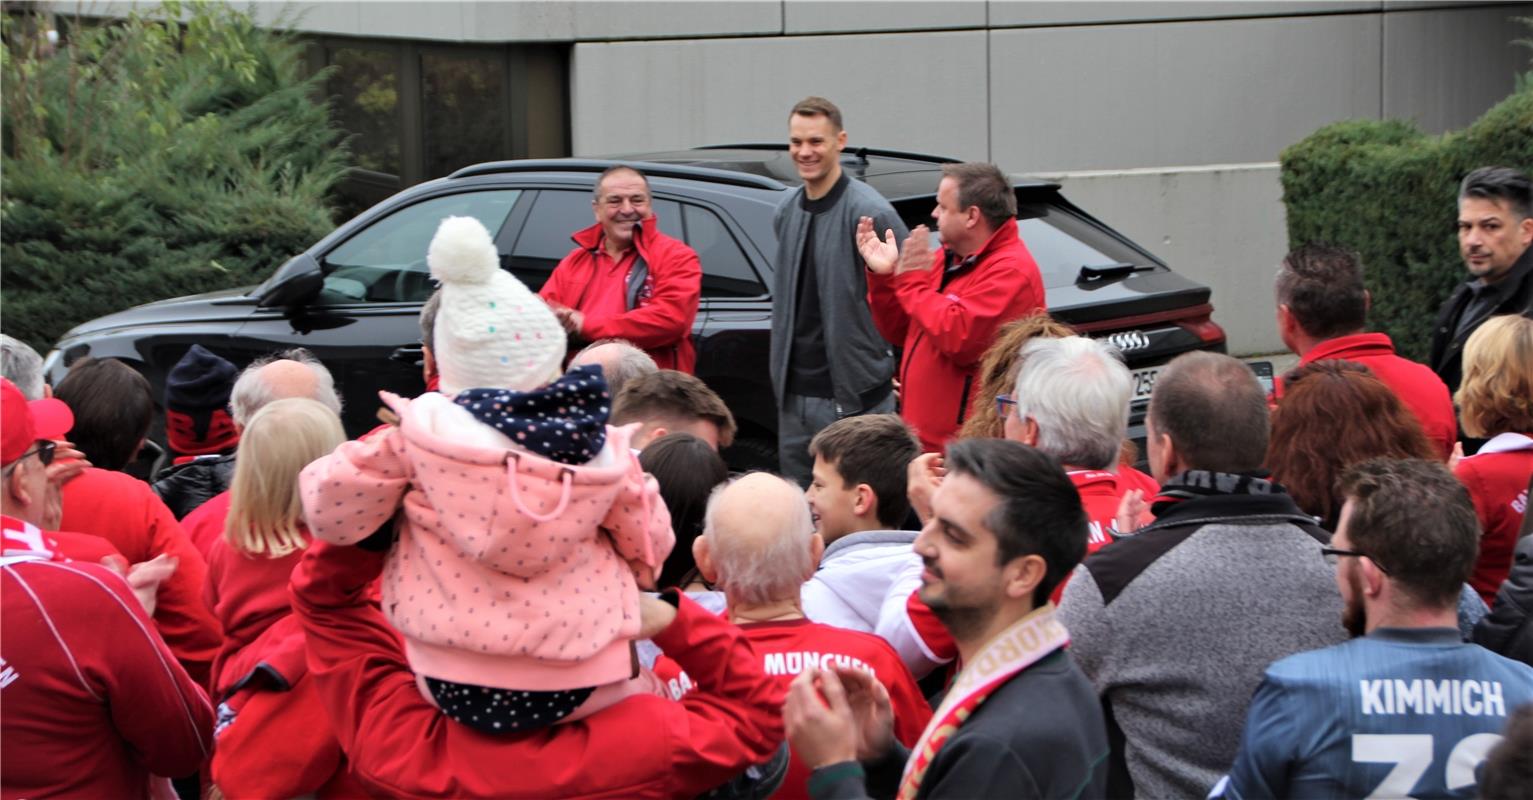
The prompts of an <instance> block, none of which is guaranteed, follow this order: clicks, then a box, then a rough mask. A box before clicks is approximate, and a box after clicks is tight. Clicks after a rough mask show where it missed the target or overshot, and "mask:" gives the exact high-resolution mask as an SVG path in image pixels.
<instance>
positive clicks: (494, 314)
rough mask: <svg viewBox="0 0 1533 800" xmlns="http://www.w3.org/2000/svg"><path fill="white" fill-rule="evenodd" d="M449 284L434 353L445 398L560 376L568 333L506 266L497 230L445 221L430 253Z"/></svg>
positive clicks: (434, 271) (436, 273)
mask: <svg viewBox="0 0 1533 800" xmlns="http://www.w3.org/2000/svg"><path fill="white" fill-rule="evenodd" d="M426 264H427V266H429V267H430V268H431V276H432V277H434V278H436V279H437V280H438V281H440V282H441V284H442V306H441V310H440V311H438V312H437V317H436V330H435V332H434V337H435V338H434V340H433V347H432V354H433V355H434V356H435V357H436V365H437V373H438V374H439V375H440V376H441V389H442V393H443V394H445V395H448V396H452V395H455V394H457V393H458V392H461V391H463V390H464V389H477V388H491V387H493V388H505V389H512V390H514V391H518V392H525V391H530V390H532V389H536V388H538V387H539V386H543V385H544V384H547V383H548V382H549V381H552V380H553V379H555V378H557V377H558V376H559V374H560V372H561V370H560V366H561V365H562V364H563V363H564V346H565V333H564V328H563V327H562V326H561V325H560V324H559V320H558V319H556V318H555V317H554V313H553V312H552V311H550V310H549V308H548V306H547V305H546V304H545V303H544V302H543V301H542V299H540V298H539V297H538V296H537V295H535V294H533V293H532V292H531V291H529V290H528V289H527V287H526V286H525V285H523V284H522V282H521V281H519V280H517V279H516V278H515V277H513V276H512V275H511V273H509V272H506V271H505V270H503V269H501V268H500V257H499V255H498V254H497V253H496V250H495V242H494V241H492V240H491V239H490V232H489V231H487V230H485V228H484V225H482V224H480V222H479V220H477V219H474V218H473V217H448V218H446V219H444V220H442V224H441V226H440V227H438V228H437V231H436V236H434V237H432V239H431V246H430V247H429V248H428V249H427V251H426Z"/></svg>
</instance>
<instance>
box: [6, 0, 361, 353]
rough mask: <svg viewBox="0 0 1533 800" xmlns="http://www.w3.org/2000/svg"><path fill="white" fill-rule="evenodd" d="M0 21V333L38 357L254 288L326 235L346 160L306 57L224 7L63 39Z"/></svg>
mask: <svg viewBox="0 0 1533 800" xmlns="http://www.w3.org/2000/svg"><path fill="white" fill-rule="evenodd" d="M40 28H41V20H40V19H38V18H35V17H28V16H7V17H6V18H5V30H4V37H5V48H4V50H3V57H4V63H3V78H4V83H3V87H0V99H3V104H4V107H3V111H4V116H3V120H4V123H3V124H4V129H3V142H4V145H3V156H4V163H3V173H0V180H3V186H0V192H3V194H4V202H3V204H0V264H3V272H0V294H3V299H4V321H3V322H4V330H5V332H6V333H9V334H11V335H12V336H16V337H17V338H20V339H22V340H24V341H27V342H28V343H29V344H31V345H32V346H33V347H35V348H37V349H38V350H39V351H42V352H46V350H47V349H48V348H49V347H51V346H52V345H53V343H54V342H55V341H57V340H58V338H59V336H60V335H61V334H63V333H64V332H65V331H66V330H68V329H69V328H70V327H71V326H73V325H75V324H78V323H80V322H83V321H85V320H88V319H91V318H93V317H97V316H100V315H102V314H107V313H111V312H114V311H119V310H122V309H124V308H128V307H130V306H133V305H137V304H140V303H146V302H150V301H154V300H159V299H163V298H166V297H173V296H176V295H182V294H189V293H194V292H203V291H212V290H215V289H222V288H228V287H232V286H239V285H243V284H250V283H255V282H257V281H259V280H261V279H263V278H264V277H266V276H267V275H269V274H270V273H271V270H272V269H273V268H274V267H276V266H277V265H279V264H281V263H282V262H283V261H285V260H286V259H287V258H289V257H291V256H292V255H294V254H295V253H297V252H300V251H301V250H303V249H304V248H306V247H308V246H309V245H310V244H312V243H313V242H314V241H315V240H317V239H318V238H319V237H321V236H323V235H324V234H325V233H327V232H328V231H329V230H331V228H332V227H333V220H332V218H331V217H332V213H331V210H330V205H329V203H328V197H329V193H330V191H331V189H332V187H333V186H334V185H335V184H336V182H337V181H338V180H339V179H340V178H341V176H342V175H343V174H344V170H345V165H346V164H345V158H346V154H345V151H344V148H342V147H341V146H340V144H339V140H340V134H339V132H338V131H337V130H336V129H335V128H334V127H333V126H332V124H331V121H330V116H329V110H328V108H327V107H326V106H325V104H324V103H323V101H322V100H320V99H316V98H318V97H320V96H321V93H320V91H319V87H320V86H321V84H320V83H319V81H322V80H323V78H324V75H323V74H320V75H314V76H305V75H304V71H303V68H302V66H303V64H302V57H303V49H302V47H303V46H302V44H301V43H299V42H298V41H296V40H295V39H293V38H291V37H290V36H287V35H283V34H277V33H273V32H270V31H267V30H263V29H261V28H258V27H256V26H255V24H254V23H253V21H252V20H251V18H250V17H249V15H248V14H246V13H244V12H241V11H237V10H235V9H233V8H231V7H229V6H227V5H223V4H216V5H215V4H209V3H188V4H179V3H167V4H166V5H165V6H163V7H161V8H158V9H155V10H154V11H151V12H148V13H141V14H135V15H134V16H131V17H129V18H127V19H125V20H120V21H114V22H110V23H100V24H95V25H83V24H77V25H76V26H74V27H73V28H72V29H68V30H66V31H65V36H64V44H63V46H61V47H60V48H59V49H58V51H57V52H56V53H50V52H48V50H49V48H48V47H47V45H46V41H45V40H44V39H43V38H42V37H41V36H40V35H38V31H39V30H40Z"/></svg>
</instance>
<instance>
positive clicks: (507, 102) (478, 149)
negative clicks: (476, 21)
mask: <svg viewBox="0 0 1533 800" xmlns="http://www.w3.org/2000/svg"><path fill="white" fill-rule="evenodd" d="M309 64H310V66H311V67H312V68H313V69H320V68H324V67H328V68H330V70H331V73H330V76H329V78H328V80H327V81H326V84H325V89H326V92H327V93H328V94H329V96H330V100H331V107H332V109H333V118H334V120H335V122H336V124H337V125H338V126H340V128H341V129H342V130H343V131H345V132H346V134H347V135H348V137H349V141H350V148H351V153H352V165H353V168H352V170H351V172H350V173H349V174H348V176H347V178H346V180H345V181H344V182H343V183H342V185H341V187H340V194H341V208H340V209H339V211H340V215H341V218H342V219H346V218H349V217H351V216H353V215H355V214H357V213H359V212H360V211H362V210H364V209H366V208H368V207H369V206H372V205H373V204H375V203H377V202H379V201H381V200H383V199H384V198H386V197H388V196H389V195H392V194H394V193H395V192H398V191H399V190H401V189H404V188H405V187H408V186H412V185H414V184H417V183H421V182H423V181H428V180H432V179H434V178H440V177H443V176H445V175H450V174H452V172H453V171H455V170H457V169H459V168H461V167H465V166H468V165H470V164H478V163H482V162H485V161H500V160H504V159H513V158H551V157H560V156H567V155H569V141H570V139H569V67H568V64H569V47H568V45H528V44H506V45H491V46H485V45H448V44H441V43H437V42H429V43H428V42H409V41H396V40H389V39H353V38H342V37H315V38H312V39H310V50H309Z"/></svg>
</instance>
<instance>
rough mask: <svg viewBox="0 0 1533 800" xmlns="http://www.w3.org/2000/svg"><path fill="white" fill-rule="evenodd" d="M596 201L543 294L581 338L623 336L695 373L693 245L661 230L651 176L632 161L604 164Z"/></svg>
mask: <svg viewBox="0 0 1533 800" xmlns="http://www.w3.org/2000/svg"><path fill="white" fill-rule="evenodd" d="M591 208H592V210H593V211H594V212H595V214H596V224H595V225H592V226H591V227H589V228H585V229H584V230H580V231H577V232H576V233H575V234H574V235H573V236H571V237H570V238H571V239H573V240H574V241H575V249H574V250H571V251H570V254H569V255H567V256H565V257H564V260H563V261H560V262H559V266H557V267H554V271H553V273H552V274H550V275H549V276H548V282H547V283H544V284H543V288H542V290H541V291H539V292H538V295H539V296H540V297H542V298H543V299H544V300H545V301H547V302H548V305H549V306H550V307H552V308H553V310H554V315H555V316H557V317H558V318H559V322H560V323H561V324H563V325H564V329H565V330H566V331H568V332H569V333H570V335H571V336H573V337H575V338H576V339H577V340H579V342H580V343H581V344H584V343H588V342H594V341H596V340H599V339H624V340H627V341H629V342H631V343H633V344H634V345H635V346H637V347H639V348H641V349H643V350H644V352H646V353H648V354H649V355H650V358H653V359H654V360H655V364H657V365H658V366H659V367H660V368H662V369H674V370H680V371H681V372H686V373H691V372H692V371H693V368H694V367H695V365H696V362H697V351H696V350H695V349H694V348H693V346H692V321H693V320H694V319H696V318H697V302H698V299H699V297H701V295H702V285H703V283H702V281H703V273H702V269H701V267H700V266H699V264H698V260H697V253H696V251H694V250H693V249H692V248H691V247H688V246H687V245H686V244H685V243H683V242H681V241H678V240H676V239H672V238H671V237H669V236H666V235H665V234H663V233H661V232H660V227H659V222H658V221H657V220H656V218H655V212H654V209H653V208H652V206H651V205H650V194H649V181H648V180H647V179H645V177H644V173H642V172H639V171H638V170H636V169H634V168H633V167H625V166H622V165H618V166H614V167H609V168H607V171H606V172H603V173H602V174H601V177H600V178H598V179H597V180H596V189H595V191H594V192H593V193H592V198H591Z"/></svg>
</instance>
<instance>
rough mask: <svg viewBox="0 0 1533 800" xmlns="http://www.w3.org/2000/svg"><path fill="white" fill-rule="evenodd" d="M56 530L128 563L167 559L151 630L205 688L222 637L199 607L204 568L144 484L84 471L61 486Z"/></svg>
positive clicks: (107, 472)
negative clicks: (82, 536)
mask: <svg viewBox="0 0 1533 800" xmlns="http://www.w3.org/2000/svg"><path fill="white" fill-rule="evenodd" d="M61 493H62V495H63V499H64V518H63V521H62V522H61V523H60V525H59V527H60V528H63V529H65V530H71V531H80V532H82V533H89V534H92V535H95V536H100V537H101V538H103V539H106V540H107V541H109V542H111V543H112V545H113V546H115V547H116V548H117V549H118V550H120V551H122V554H123V557H124V558H127V559H128V561H129V563H133V564H137V563H139V562H140V561H148V560H149V559H151V558H154V557H155V556H157V555H159V554H161V553H169V554H170V555H172V556H174V557H176V558H177V559H178V560H179V564H178V565H177V567H176V571H175V572H174V573H172V574H171V576H170V577H169V578H167V579H165V582H164V583H162V584H160V593H159V597H158V601H157V603H156V605H155V610H154V624H155V627H156V628H158V629H159V631H160V635H161V636H163V637H165V643H166V644H168V645H170V651H171V652H172V653H175V654H176V658H177V660H179V661H180V662H181V665H182V666H184V667H186V670H187V672H190V673H191V675H192V677H193V678H196V679H197V681H198V683H201V684H203V685H207V679H208V672H209V670H210V668H211V666H212V663H213V656H214V655H215V654H216V653H217V652H218V646H219V642H220V641H221V640H222V638H223V636H222V632H221V631H220V630H219V628H218V623H217V622H216V621H214V619H213V615H212V614H211V613H209V611H208V608H207V606H205V605H203V603H202V583H203V581H204V580H206V578H207V565H206V563H205V561H204V560H203V558H202V554H201V553H199V552H197V548H196V547H194V546H193V545H192V542H191V540H190V539H188V538H187V537H186V533H185V532H183V531H182V530H181V523H179V522H176V518H175V515H173V514H171V513H170V509H169V508H167V507H166V506H165V503H164V501H162V500H160V498H159V497H158V496H156V495H155V493H154V490H153V489H151V488H149V484H147V483H144V482H143V481H141V480H139V479H137V478H134V477H133V476H131V475H128V474H126V473H122V472H113V471H111V470H104V469H97V468H95V467H90V468H88V469H86V470H85V472H83V473H81V474H80V475H79V476H78V477H76V478H74V479H73V480H71V481H69V482H68V483H66V484H64V487H63V490H62V492H61Z"/></svg>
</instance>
